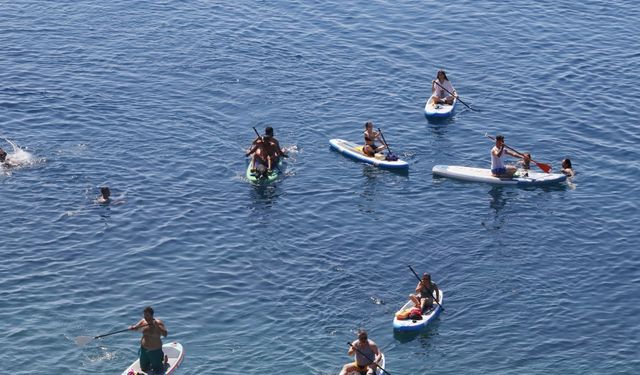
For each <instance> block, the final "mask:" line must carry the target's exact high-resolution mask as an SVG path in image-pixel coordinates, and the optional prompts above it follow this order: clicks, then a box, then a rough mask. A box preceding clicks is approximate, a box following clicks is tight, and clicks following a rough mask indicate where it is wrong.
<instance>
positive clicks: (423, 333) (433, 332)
mask: <svg viewBox="0 0 640 375" xmlns="http://www.w3.org/2000/svg"><path fill="white" fill-rule="evenodd" d="M439 326H440V317H438V318H437V319H435V320H434V321H432V322H430V323H429V324H428V325H427V326H426V327H424V328H423V329H421V330H419V331H415V332H400V331H397V330H395V329H394V330H393V338H394V339H396V341H398V342H400V343H402V344H405V343H408V342H411V341H413V340H415V339H416V338H418V340H419V342H420V345H421V346H423V347H425V348H427V347H429V346H431V343H430V339H431V337H433V336H437V335H438V327H439Z"/></svg>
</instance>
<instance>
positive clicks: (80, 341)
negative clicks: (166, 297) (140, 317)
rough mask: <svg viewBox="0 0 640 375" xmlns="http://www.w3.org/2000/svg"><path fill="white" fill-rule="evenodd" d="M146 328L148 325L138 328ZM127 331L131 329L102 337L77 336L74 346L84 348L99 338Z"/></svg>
mask: <svg viewBox="0 0 640 375" xmlns="http://www.w3.org/2000/svg"><path fill="white" fill-rule="evenodd" d="M146 326H148V324H144V325H141V326H140V327H138V328H142V327H146ZM127 331H131V329H129V328H127V329H122V330H120V331H115V332H109V333H105V334H104V335H98V336H93V337H91V336H78V337H76V345H78V346H85V345H87V344H88V343H89V342H91V341H92V340H95V339H99V338H102V337H106V336H111V335H115V334H116V333H122V332H127Z"/></svg>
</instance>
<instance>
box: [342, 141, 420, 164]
mask: <svg viewBox="0 0 640 375" xmlns="http://www.w3.org/2000/svg"><path fill="white" fill-rule="evenodd" d="M329 143H330V144H331V148H333V149H334V150H336V151H338V152H340V153H341V154H343V155H345V156H347V157H350V158H352V159H355V160H358V161H361V162H364V163H368V164H372V165H375V166H376V167H380V168H385V169H400V170H407V169H409V164H408V163H407V162H406V161H404V160H400V159H398V160H394V161H391V160H385V156H384V154H381V153H378V154H376V155H375V157H372V156H369V155H366V154H365V153H363V152H362V147H363V145H358V144H355V143H353V142H349V141H345V140H343V139H337V138H336V139H331V140H329Z"/></svg>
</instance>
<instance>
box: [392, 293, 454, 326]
mask: <svg viewBox="0 0 640 375" xmlns="http://www.w3.org/2000/svg"><path fill="white" fill-rule="evenodd" d="M438 290H439V291H440V293H439V297H440V298H439V299H438V304H435V303H434V304H433V305H434V306H433V308H432V309H431V310H429V311H425V312H423V313H422V319H416V320H412V319H398V318H397V316H396V317H394V318H393V329H395V330H396V331H400V332H414V331H419V330H421V329H423V328H425V327H426V326H427V325H428V324H429V323H431V322H432V321H433V320H434V319H435V318H437V317H438V315H440V312H441V311H442V307H441V306H440V305H442V300H443V299H444V294H443V293H442V289H438ZM412 307H413V301H411V300H409V301H408V302H407V303H405V304H404V306H402V308H401V309H400V310H399V311H404V310H408V309H411V308H412Z"/></svg>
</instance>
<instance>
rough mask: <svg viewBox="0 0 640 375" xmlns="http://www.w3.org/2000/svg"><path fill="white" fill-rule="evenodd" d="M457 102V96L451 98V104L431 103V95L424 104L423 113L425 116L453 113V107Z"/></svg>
mask: <svg viewBox="0 0 640 375" xmlns="http://www.w3.org/2000/svg"><path fill="white" fill-rule="evenodd" d="M457 102H458V99H457V98H453V104H451V105H449V104H433V95H431V96H430V97H429V99H427V103H426V104H425V105H424V114H425V116H427V117H447V116H451V114H453V109H454V108H455V106H456V103H457Z"/></svg>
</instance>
